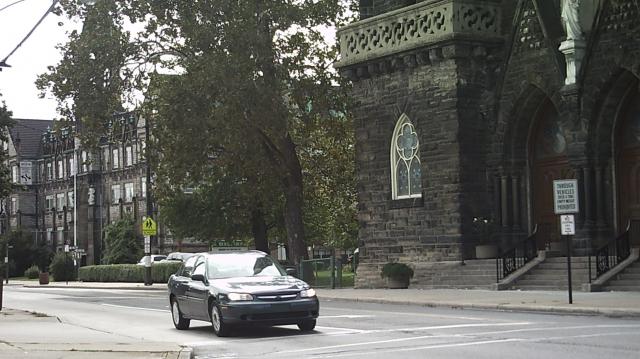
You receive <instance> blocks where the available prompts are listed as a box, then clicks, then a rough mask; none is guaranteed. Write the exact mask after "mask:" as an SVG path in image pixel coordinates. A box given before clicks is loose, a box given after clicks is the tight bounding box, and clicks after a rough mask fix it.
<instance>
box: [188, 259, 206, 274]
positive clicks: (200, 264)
mask: <svg viewBox="0 0 640 359" xmlns="http://www.w3.org/2000/svg"><path fill="white" fill-rule="evenodd" d="M194 274H202V275H204V274H205V265H204V257H202V256H199V257H198V259H197V260H196V265H195V266H194V267H193V273H191V275H194Z"/></svg>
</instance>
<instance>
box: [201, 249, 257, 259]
mask: <svg viewBox="0 0 640 359" xmlns="http://www.w3.org/2000/svg"><path fill="white" fill-rule="evenodd" d="M198 254H202V255H204V256H207V257H214V256H225V255H231V254H234V255H246V256H260V257H264V256H267V254H266V253H265V252H263V251H258V250H255V249H254V250H250V251H229V252H202V253H198Z"/></svg>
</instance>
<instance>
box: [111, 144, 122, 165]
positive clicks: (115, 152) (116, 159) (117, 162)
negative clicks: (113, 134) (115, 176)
mask: <svg viewBox="0 0 640 359" xmlns="http://www.w3.org/2000/svg"><path fill="white" fill-rule="evenodd" d="M118 152H119V151H118V149H117V148H114V149H113V151H112V153H113V162H112V163H113V169H114V170H116V169H118V168H120V157H119V155H118Z"/></svg>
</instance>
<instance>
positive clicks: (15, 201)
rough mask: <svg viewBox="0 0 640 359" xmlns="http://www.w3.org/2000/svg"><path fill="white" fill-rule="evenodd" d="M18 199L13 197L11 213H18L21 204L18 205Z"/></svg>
mask: <svg viewBox="0 0 640 359" xmlns="http://www.w3.org/2000/svg"><path fill="white" fill-rule="evenodd" d="M18 203H19V202H18V199H17V198H15V197H12V198H11V214H16V213H18V210H19V209H20V208H19V205H18Z"/></svg>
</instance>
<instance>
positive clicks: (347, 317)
mask: <svg viewBox="0 0 640 359" xmlns="http://www.w3.org/2000/svg"><path fill="white" fill-rule="evenodd" d="M373 317H375V315H349V314H344V315H321V316H320V318H346V319H357V318H373Z"/></svg>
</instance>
